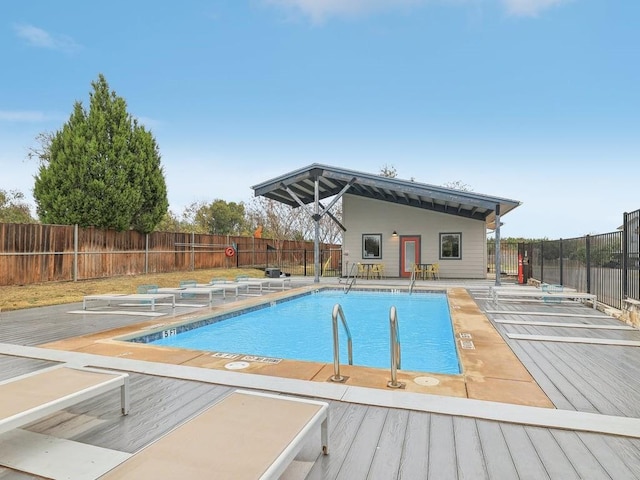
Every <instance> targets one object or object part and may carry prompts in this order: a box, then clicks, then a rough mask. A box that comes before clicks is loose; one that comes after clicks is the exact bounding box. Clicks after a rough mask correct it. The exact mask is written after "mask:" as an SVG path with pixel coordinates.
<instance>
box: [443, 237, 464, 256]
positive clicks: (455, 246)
mask: <svg viewBox="0 0 640 480" xmlns="http://www.w3.org/2000/svg"><path fill="white" fill-rule="evenodd" d="M461 244H462V234H461V233H441V234H440V259H441V260H443V259H458V260H460V259H461V258H462V249H461V248H460V247H461Z"/></svg>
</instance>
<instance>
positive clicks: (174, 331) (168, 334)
mask: <svg viewBox="0 0 640 480" xmlns="http://www.w3.org/2000/svg"><path fill="white" fill-rule="evenodd" d="M177 334H178V330H177V329H175V328H170V329H168V330H163V331H162V338H167V337H173V336H175V335H177Z"/></svg>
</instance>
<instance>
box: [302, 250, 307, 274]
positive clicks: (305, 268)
mask: <svg viewBox="0 0 640 480" xmlns="http://www.w3.org/2000/svg"><path fill="white" fill-rule="evenodd" d="M303 256H304V270H303V271H304V276H305V277H306V276H307V249H306V248H305V249H304V255H303Z"/></svg>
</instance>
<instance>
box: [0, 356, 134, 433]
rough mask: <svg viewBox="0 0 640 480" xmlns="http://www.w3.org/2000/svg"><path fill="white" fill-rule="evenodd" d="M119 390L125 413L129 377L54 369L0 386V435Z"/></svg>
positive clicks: (88, 370) (85, 370) (80, 368)
mask: <svg viewBox="0 0 640 480" xmlns="http://www.w3.org/2000/svg"><path fill="white" fill-rule="evenodd" d="M116 388H119V389H120V401H121V405H122V408H121V410H122V414H123V415H126V414H128V413H129V376H128V375H127V374H126V373H120V372H111V371H108V370H98V369H94V368H86V367H72V366H69V365H64V364H63V365H56V366H54V367H51V368H45V369H42V370H37V371H35V372H32V373H27V374H25V375H21V376H19V377H14V378H10V379H8V380H5V381H3V382H0V433H4V432H8V431H9V430H13V429H15V428H19V427H22V426H24V425H27V424H29V423H31V422H34V421H36V420H39V419H41V418H44V417H46V416H48V415H50V414H52V413H55V412H57V411H59V410H63V409H65V408H67V407H70V406H72V405H75V404H77V403H79V402H82V401H84V400H88V399H90V398H93V397H96V396H98V395H102V394H103V393H106V392H108V391H110V390H113V389H116Z"/></svg>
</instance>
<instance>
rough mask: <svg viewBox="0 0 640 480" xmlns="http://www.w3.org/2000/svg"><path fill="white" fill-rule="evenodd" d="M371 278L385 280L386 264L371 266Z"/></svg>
mask: <svg viewBox="0 0 640 480" xmlns="http://www.w3.org/2000/svg"><path fill="white" fill-rule="evenodd" d="M371 276H372V277H373V278H379V279H382V278H384V264H382V263H374V264H373V265H371Z"/></svg>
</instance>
